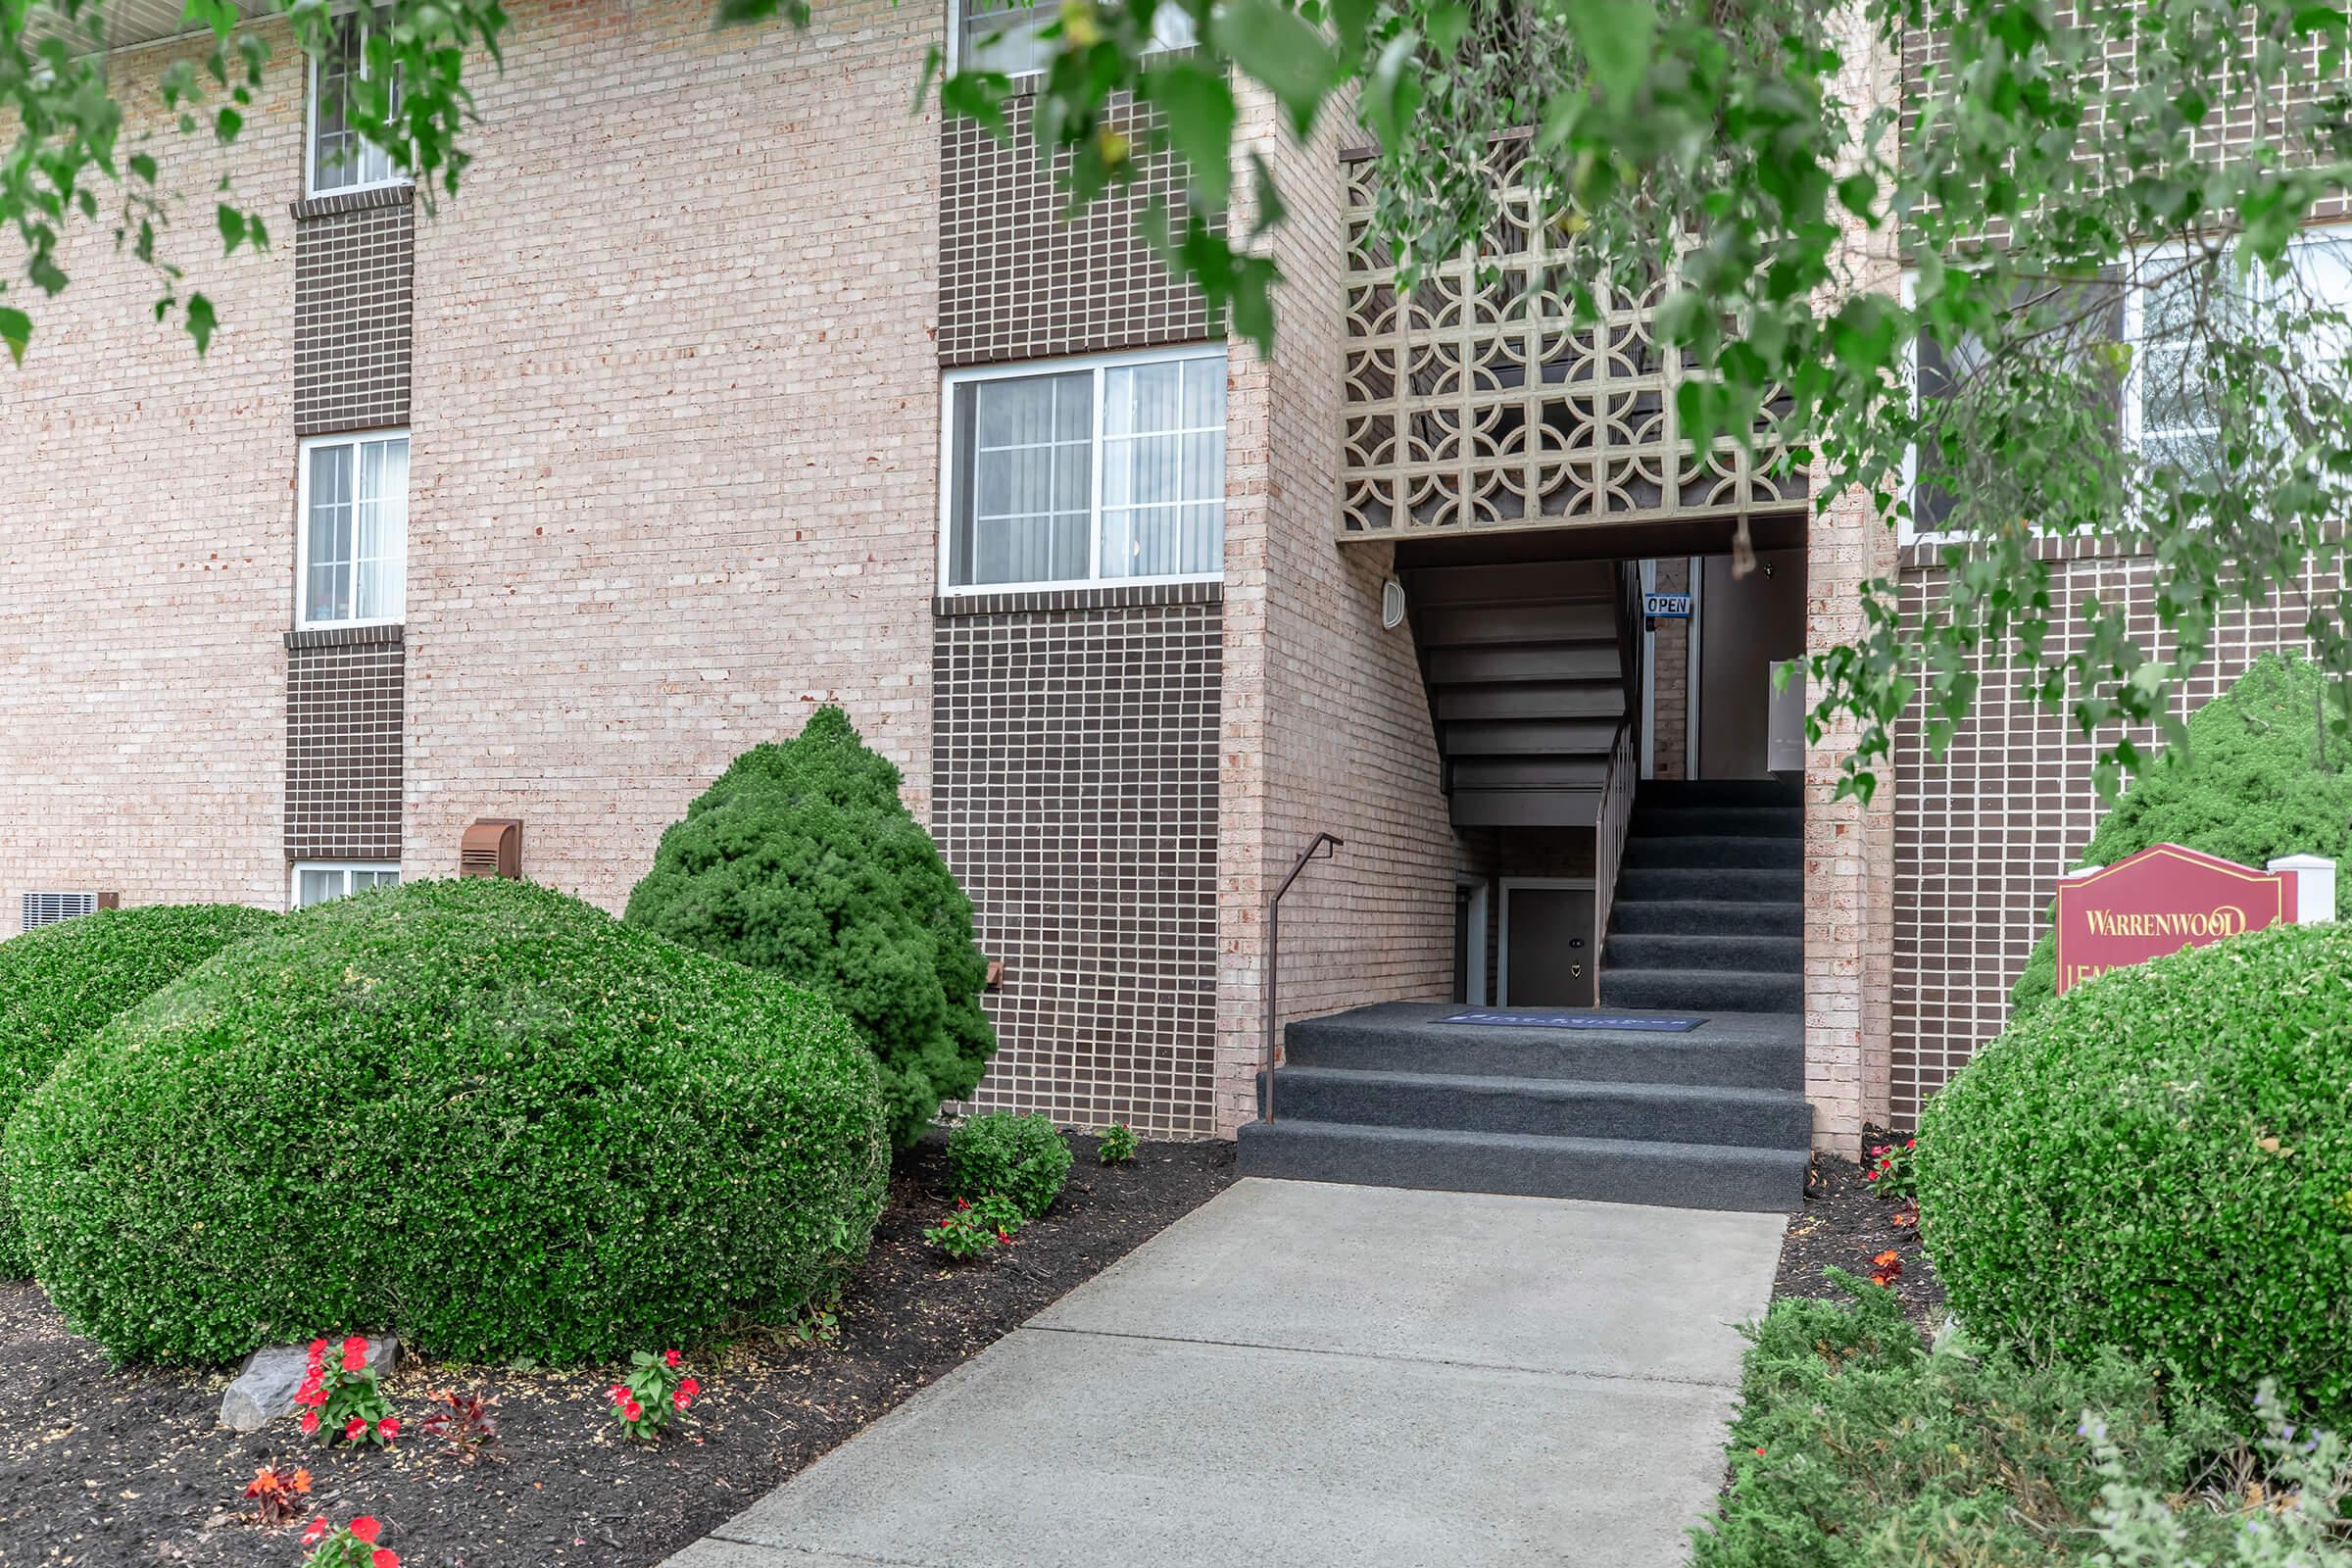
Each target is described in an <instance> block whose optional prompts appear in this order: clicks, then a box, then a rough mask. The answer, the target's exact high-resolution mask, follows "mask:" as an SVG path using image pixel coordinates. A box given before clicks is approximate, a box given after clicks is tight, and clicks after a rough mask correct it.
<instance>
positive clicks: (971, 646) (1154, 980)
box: [931, 604, 1223, 1137]
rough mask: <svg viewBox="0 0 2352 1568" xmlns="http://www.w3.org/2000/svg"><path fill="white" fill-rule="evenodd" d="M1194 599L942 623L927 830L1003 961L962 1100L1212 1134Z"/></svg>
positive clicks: (1201, 637) (1208, 866) (1211, 655)
mask: <svg viewBox="0 0 2352 1568" xmlns="http://www.w3.org/2000/svg"><path fill="white" fill-rule="evenodd" d="M1222 679H1223V611H1222V610H1221V609H1220V608H1219V607H1218V606H1216V605H1213V604H1187V605H1161V606H1150V607H1135V608H1129V609H1123V610H1100V611H1086V612H1005V613H993V614H978V615H961V616H954V617H947V618H943V619H941V620H940V621H939V622H938V630H937V634H936V640H935V644H934V653H933V679H932V783H931V828H932V832H933V833H934V834H935V835H936V836H937V837H938V839H939V844H940V848H941V850H942V851H943V852H944V853H945V854H946V856H947V858H948V863H949V864H950V865H951V866H953V867H954V868H955V871H956V876H957V877H958V878H959V879H961V881H962V883H963V886H964V890H965V891H966V892H967V893H969V894H970V895H971V897H972V903H973V905H974V907H975V908H976V910H977V915H978V928H979V936H980V943H981V946H982V948H983V949H985V950H986V952H987V953H988V955H989V956H991V957H995V958H1002V959H1003V960H1004V961H1005V984H1004V988H1003V989H1002V990H1001V991H999V992H997V993H995V994H993V995H992V996H990V997H989V999H988V1005H989V1012H990V1015H991V1017H993V1018H994V1020H995V1022H996V1026H997V1037H998V1046H997V1057H996V1061H995V1063H994V1065H993V1066H992V1067H991V1068H990V1069H989V1075H988V1078H987V1080H986V1081H985V1082H984V1083H982V1085H981V1086H980V1091H979V1093H978V1094H977V1095H976V1096H975V1097H974V1103H975V1104H976V1105H979V1106H983V1107H987V1108H991V1109H994V1108H1014V1109H1020V1110H1040V1111H1044V1112H1045V1113H1047V1114H1048V1115H1050V1116H1052V1117H1053V1118H1054V1120H1055V1121H1057V1122H1061V1123H1064V1124H1066V1125H1075V1126H1082V1127H1092V1126H1101V1125H1103V1124H1104V1123H1106V1122H1112V1121H1119V1122H1124V1123H1126V1124H1127V1125H1128V1126H1130V1127H1132V1128H1134V1129H1135V1130H1136V1131H1137V1132H1139V1133H1145V1134H1149V1135H1155V1136H1159V1137H1200V1136H1206V1135H1208V1134H1210V1133H1212V1132H1214V1131H1215V1130H1216V1100H1215V1065H1216V1014H1217V986H1216V929H1217V902H1216V893H1217V888H1216V884H1217V723H1218V710H1219V702H1220V696H1221V687H1222Z"/></svg>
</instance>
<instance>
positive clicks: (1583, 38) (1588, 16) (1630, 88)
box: [1560, 0, 1658, 103]
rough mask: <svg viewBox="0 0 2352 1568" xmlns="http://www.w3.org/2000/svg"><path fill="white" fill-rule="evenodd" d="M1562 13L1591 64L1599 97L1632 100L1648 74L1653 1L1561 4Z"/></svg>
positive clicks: (1654, 32) (1566, 0) (1578, 0)
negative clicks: (1651, 2)
mask: <svg viewBox="0 0 2352 1568" xmlns="http://www.w3.org/2000/svg"><path fill="white" fill-rule="evenodd" d="M1560 11H1561V14H1562V16H1563V17H1564V18H1565V19H1566V21H1567V23H1568V30H1569V31H1570V32H1571V33H1573V34H1574V35H1575V37H1576V41H1577V43H1578V45H1579V46H1581V47H1582V48H1583V50H1584V52H1585V58H1586V59H1587V60H1589V61H1591V62H1592V65H1593V84H1594V86H1596V87H1597V88H1598V89H1599V91H1600V95H1601V96H1602V97H1603V98H1605V99H1609V100H1611V101H1614V102H1618V103H1622V102H1623V101H1625V100H1626V99H1627V98H1630V97H1631V96H1633V93H1634V91H1635V89H1636V88H1638V87H1640V86H1641V84H1642V78H1643V77H1644V76H1646V75H1647V74H1648V73H1649V52H1650V49H1651V46H1652V45H1653V44H1654V43H1655V42H1656V39H1657V34H1658V13H1657V8H1656V7H1655V6H1653V5H1652V4H1650V0H1560Z"/></svg>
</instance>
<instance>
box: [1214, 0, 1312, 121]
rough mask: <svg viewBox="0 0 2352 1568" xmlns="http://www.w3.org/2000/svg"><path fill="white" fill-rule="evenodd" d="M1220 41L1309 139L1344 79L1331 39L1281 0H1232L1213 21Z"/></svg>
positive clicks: (1216, 36) (1225, 50)
mask: <svg viewBox="0 0 2352 1568" xmlns="http://www.w3.org/2000/svg"><path fill="white" fill-rule="evenodd" d="M1209 32H1210V37H1211V39H1212V40H1213V41H1214V43H1215V44H1216V46H1217V47H1218V48H1219V49H1220V50H1222V51H1223V52H1224V53H1226V54H1227V55H1230V56H1231V57H1232V58H1233V62H1234V64H1235V65H1237V66H1239V67H1241V68H1242V70H1243V71H1245V72H1247V73H1250V75H1251V76H1253V77H1255V78H1256V79H1257V80H1258V81H1259V82H1260V83H1261V84H1263V85H1264V87H1265V88H1266V90H1267V91H1269V92H1271V93H1272V94H1273V95H1274V99H1275V102H1277V103H1279V104H1281V105H1282V107H1283V110H1284V111H1285V113H1287V114H1288V115H1289V116H1290V120H1291V128H1292V129H1293V130H1294V131H1296V132H1297V133H1298V134H1299V137H1300V138H1301V139H1303V138H1304V137H1305V136H1306V134H1307V132H1308V131H1309V130H1311V129H1312V128H1313V127H1314V123H1315V115H1316V114H1317V112H1318V111H1320V110H1321V109H1322V107H1323V100H1324V99H1325V98H1326V97H1328V96H1330V94H1331V91H1332V89H1333V87H1335V86H1336V85H1337V84H1338V82H1339V79H1340V62H1339V57H1338V56H1337V55H1336V54H1334V53H1333V51H1332V47H1331V43H1330V41H1329V40H1328V39H1326V38H1325V37H1324V36H1323V34H1322V33H1321V32H1319V31H1317V30H1316V29H1315V28H1314V27H1313V26H1312V25H1309V24H1308V23H1307V21H1306V20H1305V19H1304V18H1303V17H1301V16H1299V13H1298V12H1296V11H1293V10H1291V9H1290V8H1289V7H1287V6H1284V5H1282V4H1280V3H1279V0H1227V3H1226V4H1224V5H1222V6H1220V7H1219V8H1218V9H1217V11H1216V12H1215V13H1214V14H1213V16H1212V17H1211V18H1210V21H1209Z"/></svg>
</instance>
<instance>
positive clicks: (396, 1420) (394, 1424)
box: [375, 1415, 400, 1443]
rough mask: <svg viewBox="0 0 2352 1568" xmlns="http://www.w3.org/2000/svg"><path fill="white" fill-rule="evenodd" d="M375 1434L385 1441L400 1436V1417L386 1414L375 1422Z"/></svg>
mask: <svg viewBox="0 0 2352 1568" xmlns="http://www.w3.org/2000/svg"><path fill="white" fill-rule="evenodd" d="M375 1431H376V1435H377V1436H378V1437H380V1438H382V1439H383V1440H384V1441H385V1442H386V1443H390V1442H391V1441H392V1440H393V1439H394V1438H397V1437H399V1436H400V1417H398V1416H396V1415H388V1416H386V1417H384V1418H383V1419H382V1420H381V1421H378V1422H377V1423H376V1424H375Z"/></svg>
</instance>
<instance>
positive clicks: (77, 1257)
mask: <svg viewBox="0 0 2352 1568" xmlns="http://www.w3.org/2000/svg"><path fill="white" fill-rule="evenodd" d="M5 1159H6V1164H7V1169H8V1174H9V1180H10V1182H11V1183H12V1185H13V1187H14V1189H15V1191H16V1194H17V1201H18V1208H19V1212H20V1213H21V1214H22V1215H23V1217H24V1221H25V1229H26V1231H27V1232H29V1233H30V1235H31V1237H32V1240H33V1245H34V1250H35V1252H36V1253H37V1255H38V1256H39V1257H40V1259H41V1265H42V1267H41V1278H42V1282H43V1284H45V1285H46V1286H47V1287H48V1289H49V1293H50V1296H51V1298H52V1299H54V1300H55V1301H56V1303H57V1305H58V1306H59V1308H60V1309H61V1310H62V1311H63V1312H64V1314H65V1316H66V1319H67V1321H68V1322H69V1323H70V1324H72V1325H73V1327H74V1328H75V1329H76V1330H77V1331H79V1332H81V1333H84V1334H87V1335H89V1336H90V1337H91V1338H93V1339H95V1340H97V1341H98V1342H99V1343H100V1344H101V1345H103V1346H105V1347H106V1348H107V1349H108V1350H110V1351H111V1352H113V1353H114V1354H115V1355H116V1356H118V1357H138V1358H145V1359H158V1360H191V1361H218V1360H222V1359H225V1358H227V1357H231V1356H235V1355H238V1354H241V1353H242V1352H244V1351H246V1350H250V1349H251V1348H254V1347H255V1346H256V1345H259V1344H262V1343H264V1342H267V1341H272V1340H287V1339H300V1338H304V1337H307V1336H310V1335H314V1334H334V1333H344V1332H350V1331H354V1330H363V1329H365V1330H391V1331H394V1332H397V1333H398V1334H399V1335H400V1337H401V1338H402V1339H403V1340H404V1341H406V1342H407V1343H408V1344H410V1345H412V1346H414V1347H415V1348H417V1349H418V1350H420V1351H422V1352H423V1353H425V1354H427V1355H431V1356H438V1357H449V1358H466V1359H470V1358H488V1357H509V1356H523V1355H528V1356H536V1357H539V1358H542V1359H546V1360H551V1361H569V1360H576V1359H581V1358H604V1359H610V1358H613V1357H617V1356H619V1355H621V1354H623V1353H625V1352H626V1351H628V1350H631V1349H642V1348H647V1347H655V1346H666V1345H675V1344H678V1343H681V1342H685V1341H691V1340H694V1339H697V1338H699V1337H703V1336H706V1335H708V1334H710V1333H711V1332H712V1331H715V1330H719V1329H722V1328H724V1327H726V1326H728V1325H730V1324H733V1323H736V1322H738V1321H743V1320H753V1321H757V1320H762V1319H767V1320H772V1319H776V1318H779V1317H781V1316H783V1315H785V1314H787V1313H789V1312H790V1311H792V1310H793V1309H794V1308H796V1307H797V1306H799V1305H800V1304H801V1303H803V1302H805V1301H806V1300H808V1299H809V1298H810V1297H811V1296H812V1295H814V1294H815V1293H817V1292H819V1291H821V1290H823V1289H826V1288H828V1287H829V1286H830V1285H831V1284H832V1283H833V1282H834V1281H835V1280H837V1279H838V1277H839V1276H840V1275H841V1273H842V1272H843V1271H844V1270H845V1269H846V1268H847V1266H848V1265H849V1264H850V1263H852V1262H854V1261H855V1260H856V1259H857V1258H858V1257H859V1256H860V1255H861V1254H862V1253H863V1251H864V1250H865V1246H866V1242H867V1239H868V1236H869V1234H870V1232H871V1230H872V1227H873V1224H874V1220H875V1218H876V1216H877V1215H878V1214H879V1213H880V1210H881V1205H882V1199H883V1190H884V1185H885V1182H886V1179H887V1176H888V1169H889V1144H888V1141H887V1139H886V1137H885V1135H884V1132H883V1124H882V1118H881V1104H880V1099H879V1096H878V1094H877V1092H876V1086H875V1073H874V1067H873V1062H872V1059H871V1058H870V1057H869V1056H868V1055H867V1054H866V1053H865V1052H864V1051H863V1050H861V1049H860V1048H859V1047H858V1040H857V1037H856V1036H855V1035H854V1034H853V1033H852V1032H851V1030H850V1027H849V1025H848V1024H847V1023H846V1022H845V1021H843V1019H842V1018H841V1017H840V1015H839V1014H838V1013H836V1012H835V1011H834V1010H833V1009H832V1007H830V1006H829V1005H826V1003H825V1002H824V1001H823V1000H822V999H821V998H818V997H816V996H813V995H811V994H809V993H808V992H806V991H802V990H799V989H797V988H795V987H792V986H789V985H786V984H784V983H782V982H780V981H778V980H776V979H774V978H772V977H770V976H766V975H761V974H757V973H754V972H752V971H751V970H748V969H744V968H742V967H740V966H738V965H735V964H731V963H727V962H724V961H723V960H720V959H716V958H711V957H708V956H704V955H702V954H697V953H692V952H689V951H687V950H686V949H683V948H680V947H677V946H675V945H674V944H671V943H667V942H663V941H662V940H661V939H659V938H657V937H652V936H648V935H646V934H645V933H643V932H640V931H633V930H631V929H630V928H629V927H627V926H625V925H623V924H622V923H621V922H619V921H617V920H614V919H613V918H611V917H610V916H608V915H606V914H603V913H601V912H600V911H598V910H596V909H594V908H591V907H589V906H587V905H585V904H582V903H580V902H578V901H577V900H574V899H570V898H566V897H564V896H563V895H561V894H558V893H553V892H550V891H548V890H546V889H544V888H538V887H533V886H531V885H529V884H527V883H518V882H502V881H499V880H496V879H494V878H472V879H467V880H464V881H450V882H422V883H413V884H410V885H408V886H406V887H401V888H397V889H385V890H381V891H377V892H370V893H363V894H358V895H355V896H353V897H351V898H349V899H342V900H337V901H336V902H334V903H332V904H328V905H322V906H319V907H317V908H314V909H309V910H305V911H303V912H302V913H300V914H297V915H294V916H290V917H288V918H287V919H286V920H285V921H284V923H283V924H282V926H281V927H280V929H279V930H278V932H277V933H276V934H275V935H273V936H270V937H267V938H264V939H262V940H260V941H256V942H249V943H247V944H245V945H243V946H241V947H238V948H234V949H231V950H229V951H227V952H225V953H222V954H221V956H218V957H216V958H215V959H214V960H213V961H211V962H210V963H208V964H206V965H204V966H202V967H201V968H198V969H196V970H194V971H192V972H191V973H189V974H188V975H186V976H185V977H183V978H182V979H181V980H179V981H178V982H177V983H176V984H175V985H172V986H171V987H169V988H167V989H166V990H165V991H164V992H162V993H160V994H158V995H157V996H156V997H154V998H153V999H152V1000H150V1001H149V1003H148V1004H147V1005H145V1006H143V1007H140V1008H139V1009H137V1010H136V1011H134V1012H131V1013H128V1014H125V1015H124V1016H123V1017H121V1018H119V1019H117V1020H116V1021H115V1022H114V1023H113V1024H111V1025H110V1026H108V1027H107V1028H106V1029H104V1030H102V1031H100V1033H99V1034H98V1035H97V1036H96V1037H95V1038H93V1039H91V1040H90V1041H88V1042H86V1043H84V1044H83V1045H81V1046H79V1047H77V1048H75V1049H74V1050H73V1051H71V1052H69V1053H68V1054H67V1055H66V1057H65V1059H64V1060H63V1061H61V1062H60V1063H59V1064H58V1067H57V1070H56V1071H55V1072H54V1073H53V1074H52V1075H51V1076H50V1078H49V1081H48V1082H47V1083H46V1084H44V1085H42V1087H41V1088H40V1089H39V1090H37V1091H36V1092H35V1093H34V1094H33V1095H32V1096H31V1097H30V1098H29V1099H27V1100H26V1101H25V1106H24V1108H23V1110H22V1111H21V1112H20V1113H19V1115H18V1117H17V1120H16V1122H15V1124H14V1125H13V1126H12V1127H11V1128H10V1129H9V1134H8V1141H7V1149H6V1153H5Z"/></svg>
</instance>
